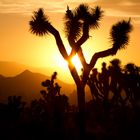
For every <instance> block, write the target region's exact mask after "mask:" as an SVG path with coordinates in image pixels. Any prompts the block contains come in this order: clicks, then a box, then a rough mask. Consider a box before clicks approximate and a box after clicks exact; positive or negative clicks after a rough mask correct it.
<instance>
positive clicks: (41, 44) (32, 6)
mask: <svg viewBox="0 0 140 140" xmlns="http://www.w3.org/2000/svg"><path fill="white" fill-rule="evenodd" d="M82 2H86V3H87V4H89V5H90V6H93V7H94V6H96V5H99V6H101V8H102V9H103V10H104V17H103V19H102V20H101V23H100V28H99V29H98V30H93V31H92V32H91V33H90V36H91V37H90V39H89V40H88V41H87V42H86V43H85V44H84V45H83V46H82V47H83V49H84V54H85V56H86V59H87V60H88V61H89V60H90V58H91V56H92V55H93V54H94V52H97V51H101V50H104V49H107V48H109V47H110V46H111V44H110V42H109V31H110V28H111V26H112V25H113V24H115V23H116V22H117V21H119V20H121V19H128V18H129V17H131V18H132V23H133V26H134V29H133V31H132V33H131V34H130V42H129V45H128V46H127V48H126V49H125V50H120V51H119V52H118V54H117V55H116V56H114V57H113V58H120V59H121V61H122V63H123V64H126V63H128V62H133V63H135V64H136V65H140V53H139V52H140V51H139V50H140V49H139V34H140V8H139V7H140V1H139V0H113V1H112V0H83V1H82ZM79 4H80V2H79V1H78V0H51V1H49V2H47V1H46V0H22V1H21V0H0V56H1V57H0V61H1V60H2V61H14V62H18V63H21V64H25V65H31V66H35V67H53V68H54V70H56V69H58V68H59V69H62V68H63V71H61V72H60V73H59V74H60V77H62V79H63V80H65V79H67V78H69V77H70V75H68V73H69V71H68V69H67V67H66V65H65V64H64V65H62V64H61V62H64V61H63V58H62V56H61V54H60V53H59V51H58V49H57V46H56V44H55V40H54V38H53V36H51V35H49V36H45V37H42V38H41V37H37V36H35V35H32V34H31V33H30V32H29V25H28V22H29V20H30V19H31V15H32V12H33V11H34V10H37V9H38V8H40V7H42V8H44V9H45V12H46V13H47V15H48V16H49V17H50V21H51V23H52V24H53V25H54V26H55V28H57V29H58V30H59V31H60V33H61V36H62V38H63V41H64V44H65V46H68V43H67V40H66V38H65V35H64V34H63V16H64V12H65V11H66V7H67V5H69V6H70V8H71V9H73V8H75V7H76V6H78V5H79ZM111 59H112V57H107V58H106V59H100V60H99V61H98V62H97V65H96V66H97V67H98V66H99V65H100V63H101V62H103V61H106V62H108V61H109V60H111Z"/></svg>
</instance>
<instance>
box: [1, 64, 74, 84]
mask: <svg viewBox="0 0 140 140" xmlns="http://www.w3.org/2000/svg"><path fill="white" fill-rule="evenodd" d="M26 69H28V70H30V71H31V72H38V73H42V74H44V75H47V76H51V75H52V73H53V72H54V71H56V70H55V69H54V68H50V67H32V66H26V65H23V64H20V63H16V62H9V61H0V74H1V75H3V76H6V77H7V76H16V75H17V74H20V73H21V72H23V71H25V70H26ZM57 72H58V77H59V79H60V80H62V81H64V82H66V83H72V78H71V75H70V73H69V71H67V72H66V71H65V70H63V71H62V69H60V68H57ZM66 79H67V80H66ZM65 80H66V81H65Z"/></svg>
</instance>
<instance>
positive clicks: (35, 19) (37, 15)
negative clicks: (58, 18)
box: [29, 8, 50, 36]
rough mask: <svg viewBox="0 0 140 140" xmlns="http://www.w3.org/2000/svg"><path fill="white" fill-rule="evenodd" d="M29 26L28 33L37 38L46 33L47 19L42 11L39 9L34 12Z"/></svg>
mask: <svg viewBox="0 0 140 140" xmlns="http://www.w3.org/2000/svg"><path fill="white" fill-rule="evenodd" d="M29 24H30V31H31V33H33V34H36V35H38V36H43V35H45V34H47V33H48V28H49V25H50V23H49V20H48V17H47V16H46V15H45V14H44V10H43V9H42V8H40V9H39V10H38V11H35V12H34V16H32V19H31V21H30V22H29Z"/></svg>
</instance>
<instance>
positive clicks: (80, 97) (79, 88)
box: [77, 84, 86, 138]
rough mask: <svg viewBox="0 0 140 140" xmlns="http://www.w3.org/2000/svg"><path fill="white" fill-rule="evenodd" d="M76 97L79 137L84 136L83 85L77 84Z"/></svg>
mask: <svg viewBox="0 0 140 140" xmlns="http://www.w3.org/2000/svg"><path fill="white" fill-rule="evenodd" d="M77 98H78V109H79V110H78V125H79V130H80V136H81V138H84V137H85V124H86V120H85V85H83V84H78V85H77Z"/></svg>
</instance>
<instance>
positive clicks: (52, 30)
mask: <svg viewBox="0 0 140 140" xmlns="http://www.w3.org/2000/svg"><path fill="white" fill-rule="evenodd" d="M48 31H49V32H50V33H51V34H52V35H54V37H55V40H56V44H57V46H58V49H59V51H60V53H61V55H62V56H63V57H64V59H65V60H68V54H67V51H66V49H65V47H64V44H63V42H62V39H61V37H60V34H59V32H58V31H57V30H56V29H55V28H54V27H53V26H52V25H49V28H48Z"/></svg>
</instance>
